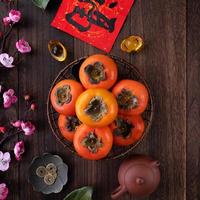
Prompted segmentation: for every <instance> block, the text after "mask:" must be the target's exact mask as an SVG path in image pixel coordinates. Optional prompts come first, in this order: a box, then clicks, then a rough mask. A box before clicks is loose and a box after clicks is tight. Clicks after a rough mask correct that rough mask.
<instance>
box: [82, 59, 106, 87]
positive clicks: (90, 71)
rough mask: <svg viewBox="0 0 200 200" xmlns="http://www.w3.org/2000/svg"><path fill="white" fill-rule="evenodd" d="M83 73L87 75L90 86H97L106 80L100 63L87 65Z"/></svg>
mask: <svg viewBox="0 0 200 200" xmlns="http://www.w3.org/2000/svg"><path fill="white" fill-rule="evenodd" d="M84 71H85V73H86V74H87V75H88V77H89V82H90V83H91V84H98V83H100V82H101V81H105V80H106V72H105V70H104V66H103V64H102V63H101V62H95V63H94V64H93V65H91V64H90V65H87V66H86V67H85V69H84Z"/></svg>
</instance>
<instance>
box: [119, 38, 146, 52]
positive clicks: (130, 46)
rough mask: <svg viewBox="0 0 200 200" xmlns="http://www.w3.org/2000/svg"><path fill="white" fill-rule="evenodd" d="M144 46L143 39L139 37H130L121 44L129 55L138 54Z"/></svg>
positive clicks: (122, 48)
mask: <svg viewBox="0 0 200 200" xmlns="http://www.w3.org/2000/svg"><path fill="white" fill-rule="evenodd" d="M143 46H144V42H143V39H142V38H141V37H139V36H134V35H132V36H130V37H128V38H126V39H124V40H123V41H122V43H121V50H122V51H125V52H127V53H131V52H138V51H140V50H141V49H142V47H143Z"/></svg>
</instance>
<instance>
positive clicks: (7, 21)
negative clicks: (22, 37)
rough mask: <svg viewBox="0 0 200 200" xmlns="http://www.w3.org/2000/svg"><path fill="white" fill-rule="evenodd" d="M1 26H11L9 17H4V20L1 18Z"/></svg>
mask: <svg viewBox="0 0 200 200" xmlns="http://www.w3.org/2000/svg"><path fill="white" fill-rule="evenodd" d="M3 24H4V26H8V25H10V24H11V19H10V17H4V18H3Z"/></svg>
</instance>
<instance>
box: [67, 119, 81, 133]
mask: <svg viewBox="0 0 200 200" xmlns="http://www.w3.org/2000/svg"><path fill="white" fill-rule="evenodd" d="M80 124H81V122H80V120H79V119H78V118H77V117H76V116H67V122H66V128H67V130H68V131H75V130H76V128H77V127H78V126H79V125H80Z"/></svg>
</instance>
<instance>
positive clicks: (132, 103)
mask: <svg viewBox="0 0 200 200" xmlns="http://www.w3.org/2000/svg"><path fill="white" fill-rule="evenodd" d="M117 103H118V105H119V108H121V109H125V110H131V109H133V108H137V107H138V98H137V97H136V96H135V95H133V93H132V92H131V91H130V90H127V89H125V88H124V89H122V90H121V92H120V93H119V94H118V95H117Z"/></svg>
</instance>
